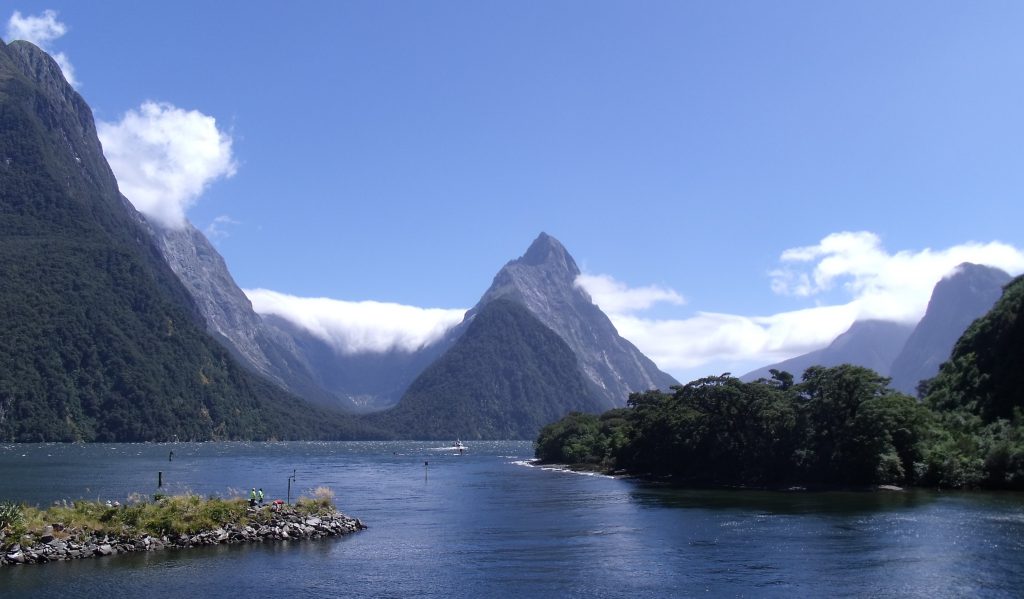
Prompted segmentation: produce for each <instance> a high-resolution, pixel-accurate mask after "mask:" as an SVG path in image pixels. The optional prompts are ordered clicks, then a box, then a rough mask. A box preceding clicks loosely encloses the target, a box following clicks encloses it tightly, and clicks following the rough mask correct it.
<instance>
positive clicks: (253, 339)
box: [146, 221, 353, 409]
mask: <svg viewBox="0 0 1024 599" xmlns="http://www.w3.org/2000/svg"><path fill="white" fill-rule="evenodd" d="M146 226H147V227H148V229H149V232H150V234H151V235H152V237H153V241H154V243H155V244H156V246H157V248H158V249H159V250H160V253H161V254H162V255H163V257H164V260H166V262H167V264H168V265H169V266H170V267H171V270H172V271H174V274H175V275H176V276H177V277H178V280H179V281H181V283H182V284H183V285H184V286H185V288H186V289H187V290H188V292H189V294H190V295H191V296H192V299H193V301H194V302H195V304H196V306H197V308H198V309H199V312H200V314H202V317H203V319H204V320H205V321H206V328H207V331H208V332H209V333H210V334H212V335H213V336H214V337H215V338H217V339H218V340H220V341H221V343H222V344H223V345H224V346H225V347H227V348H228V349H229V350H231V351H232V353H234V354H235V356H236V357H237V358H239V359H240V361H241V363H242V364H244V365H246V366H247V367H248V368H249V369H251V370H253V371H255V372H256V373H258V374H260V375H262V376H264V377H266V378H268V379H270V380H271V381H273V382H275V383H277V384H278V385H279V386H281V387H283V388H284V389H287V390H288V391H291V392H292V393H294V394H296V395H298V396H299V397H302V398H304V399H306V400H307V401H312V402H314V403H317V404H320V405H325V406H330V407H340V408H343V409H351V408H352V407H353V406H352V405H350V402H348V401H346V400H345V398H344V397H339V396H336V395H334V394H331V393H329V392H328V391H327V390H326V389H324V388H323V387H322V386H321V385H320V384H319V383H318V381H317V377H316V375H315V374H314V372H313V369H312V367H311V365H310V363H309V361H308V359H307V357H306V356H305V354H304V352H303V351H302V350H301V348H299V347H298V345H297V344H296V341H295V339H294V337H293V336H292V335H291V334H290V333H289V332H286V331H284V330H282V329H280V328H278V327H276V326H273V324H272V323H267V322H266V321H264V319H263V318H262V317H261V316H260V315H259V314H257V313H256V312H254V311H253V309H252V302H250V301H249V298H248V297H246V295H245V293H244V292H242V290H241V289H240V288H239V287H238V285H237V284H236V283H235V280H234V278H233V277H232V276H231V273H230V272H229V271H228V268H227V264H225V263H224V258H223V257H222V256H221V255H220V253H219V252H217V250H216V248H214V247H213V245H212V244H211V243H210V241H209V240H208V239H207V238H206V236H205V235H203V234H202V232H200V231H199V230H198V229H196V228H195V227H194V226H192V224H191V223H185V226H184V227H182V228H180V229H171V228H167V227H162V226H159V225H156V224H152V223H148V221H147V223H146Z"/></svg>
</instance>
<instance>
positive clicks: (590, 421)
mask: <svg viewBox="0 0 1024 599" xmlns="http://www.w3.org/2000/svg"><path fill="white" fill-rule="evenodd" d="M1022 315H1024V277H1018V278H1017V279H1015V280H1014V281H1013V282H1011V283H1010V284H1009V285H1007V287H1006V288H1005V290H1004V293H1003V297H1002V298H1001V299H1000V300H999V302H997V304H996V305H995V307H993V309H992V310H991V311H990V312H989V313H988V314H987V315H986V316H984V317H982V318H980V319H978V320H977V321H975V322H974V323H973V324H972V325H971V326H970V327H969V328H968V329H967V331H966V332H965V333H964V335H963V336H962V337H961V338H960V340H959V341H958V342H957V344H956V346H955V348H954V350H953V354H952V356H951V357H950V360H949V361H948V362H946V363H945V364H943V366H942V368H941V370H940V372H939V374H938V376H936V377H935V378H933V379H931V380H928V381H924V382H922V384H921V386H920V394H921V398H920V399H918V398H914V397H911V396H908V395H905V394H903V393H900V392H897V391H894V390H892V389H890V388H889V386H888V384H889V379H888V378H886V377H883V376H881V375H879V374H877V373H876V372H874V371H872V370H869V369H867V368H862V367H859V366H852V365H848V364H847V365H841V366H836V367H831V368H825V367H820V366H814V367H811V368H809V369H807V370H806V371H805V372H804V373H803V374H802V377H801V379H800V380H799V381H797V380H796V379H795V377H794V376H793V375H792V374H791V373H788V372H784V371H778V370H773V371H772V376H771V377H770V378H768V379H760V380H757V381H754V382H750V383H744V382H742V381H740V380H739V379H737V378H735V377H732V376H730V375H728V374H725V375H722V376H712V377H706V378H703V379H699V380H696V381H693V382H691V383H689V384H686V385H682V386H677V387H673V388H672V391H671V392H670V393H665V392H661V391H648V392H644V393H634V394H632V395H631V396H630V398H629V402H628V407H626V408H620V409H616V410H610V411H608V412H605V413H604V414H601V415H599V416H597V415H590V414H582V413H573V414H569V415H568V416H566V417H565V418H563V419H561V420H559V421H558V422H555V423H553V424H549V425H548V426H546V427H545V428H544V429H543V430H542V431H541V433H540V435H539V437H538V439H537V443H536V445H537V447H536V455H537V458H539V459H540V460H541V461H543V462H557V463H566V464H573V465H588V466H591V467H597V468H601V469H603V470H606V471H619V472H624V473H628V474H633V475H639V476H646V477H652V478H670V479H672V480H675V481H678V482H684V483H692V484H714V485H752V486H776V485H788V484H801V485H804V484H822V485H839V486H862V485H880V484H894V485H919V486H932V487H944V488H975V487H984V488H996V489H1018V490H1020V489H1024V386H1022V385H1024V380H1022V379H1024V369H1022V365H1024V318H1022Z"/></svg>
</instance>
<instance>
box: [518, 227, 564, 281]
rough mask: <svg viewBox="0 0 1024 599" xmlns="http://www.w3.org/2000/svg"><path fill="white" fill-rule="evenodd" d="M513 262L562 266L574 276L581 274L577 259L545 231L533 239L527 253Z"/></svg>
mask: <svg viewBox="0 0 1024 599" xmlns="http://www.w3.org/2000/svg"><path fill="white" fill-rule="evenodd" d="M512 263H513V264H521V265H524V266H544V265H552V266H561V267H563V268H564V269H565V270H567V271H569V272H570V273H571V274H572V276H573V277H575V276H576V275H578V274H580V269H579V267H578V266H576V261H575V260H573V259H572V256H570V255H569V252H568V251H567V250H566V249H565V246H563V245H562V243H561V242H560V241H558V240H557V239H555V238H554V237H552V236H550V235H548V234H547V233H543V232H542V233H541V234H540V235H538V236H537V239H534V240H533V243H531V244H530V247H529V248H527V250H526V253H525V254H523V255H522V257H520V258H519V259H517V260H513V261H512Z"/></svg>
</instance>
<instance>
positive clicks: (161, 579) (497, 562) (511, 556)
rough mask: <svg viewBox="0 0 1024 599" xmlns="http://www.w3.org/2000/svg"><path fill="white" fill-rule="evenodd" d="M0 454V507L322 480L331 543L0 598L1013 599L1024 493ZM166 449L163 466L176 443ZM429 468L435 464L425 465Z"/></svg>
mask: <svg viewBox="0 0 1024 599" xmlns="http://www.w3.org/2000/svg"><path fill="white" fill-rule="evenodd" d="M442 445H444V444H439V443H436V442H435V443H431V442H360V443H201V444H200V443H194V444H193V443H181V444H116V445H54V444H44V445H7V446H0V499H16V500H26V501H29V502H31V503H37V504H48V503H50V502H52V501H54V500H57V499H64V498H68V499H74V498H88V499H103V500H106V499H111V500H115V499H117V500H120V501H125V500H126V498H127V497H128V496H129V495H131V494H132V493H136V492H141V493H152V492H153V491H154V490H155V488H156V483H157V477H158V472H162V473H163V480H164V484H165V490H167V491H169V492H183V491H192V492H196V493H200V494H203V495H208V494H218V495H229V494H233V493H238V494H242V493H245V492H246V490H247V489H249V488H251V487H253V486H256V487H263V489H264V490H265V491H266V492H267V495H268V498H277V497H280V498H285V497H286V495H287V492H288V487H287V484H288V476H289V475H290V474H292V472H293V470H294V472H295V476H296V480H295V483H294V485H293V495H295V494H299V493H303V494H309V492H310V489H313V488H315V487H319V486H326V487H330V488H332V489H333V490H334V491H335V493H336V500H337V503H338V505H339V507H340V508H341V509H342V510H343V511H345V512H346V513H348V514H350V515H352V516H355V517H358V518H360V519H362V520H363V522H365V523H366V524H367V525H368V526H369V529H367V530H365V531H363V532H360V533H358V534H355V535H351V536H349V537H345V538H342V539H329V540H318V541H299V542H286V543H277V544H269V543H268V544H256V545H248V546H231V547H227V546H225V547H213V548H203V549H192V550H185V551H164V552H157V553H150V554H144V555H134V554H133V555H127V556H117V557H113V558H104V559H89V560H80V561H73V562H61V563H52V564H47V565H42V566H19V567H2V568H0V596H2V597H18V598H29V597H53V596H58V595H60V596H68V597H75V598H76V599H82V598H89V597H100V598H105V599H107V598H114V597H196V598H199V597H217V598H225V597H240V596H245V597H334V596H348V597H444V598H454V597H502V596H514V597H629V598H631V599H633V598H643V597H685V596H705V597H706V596H745V597H768V596H829V597H837V596H857V597H867V596H917V597H959V596H991V597H1011V596H1021V595H1022V594H1024V495H1021V494H1009V493H1006V494H990V493H936V492H926V491H914V492H905V493H779V492H757V491H720V490H714V491H695V490H674V489H668V488H663V487H657V486H652V485H645V484H641V483H638V482H635V481H630V480H619V479H613V478H608V477H603V476H586V475H580V474H573V473H568V472H564V471H555V470H549V469H542V468H537V467H532V466H530V465H529V464H528V462H527V460H529V459H530V458H531V457H532V455H531V454H532V447H531V444H530V443H523V442H475V443H471V444H470V446H469V450H468V451H467V452H466V453H465V455H459V454H458V452H456V451H453V450H451V449H447V448H444V447H442ZM171 451H173V452H174V458H173V460H169V456H170V452H171ZM425 463H429V465H425Z"/></svg>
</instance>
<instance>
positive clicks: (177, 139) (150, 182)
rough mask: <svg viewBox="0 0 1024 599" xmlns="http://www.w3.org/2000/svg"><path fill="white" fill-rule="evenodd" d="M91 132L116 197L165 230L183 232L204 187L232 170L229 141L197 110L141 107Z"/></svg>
mask: <svg viewBox="0 0 1024 599" xmlns="http://www.w3.org/2000/svg"><path fill="white" fill-rule="evenodd" d="M96 128H97V132H98V133H99V137H100V142H101V143H102V144H103V153H104V155H106V157H107V162H109V163H110V168H111V169H112V170H113V171H114V176H116V177H117V183H118V186H119V187H120V188H121V193H123V194H124V195H125V196H126V197H127V198H128V199H129V200H130V201H131V203H132V204H133V205H134V206H135V208H136V209H138V210H139V212H142V213H143V214H145V215H146V216H147V217H148V218H149V219H150V220H152V221H155V222H156V223H158V224H160V225H163V226H165V227H169V228H181V227H183V226H184V225H185V211H186V210H188V208H189V207H190V206H192V205H193V204H194V203H195V202H196V200H198V199H199V196H200V195H202V193H203V191H204V190H205V189H206V188H207V186H209V184H210V183H212V182H213V181H216V180H217V179H220V178H222V177H223V178H227V177H231V176H233V175H234V174H235V171H236V170H237V165H236V163H235V160H234V156H233V155H232V148H231V144H232V139H231V136H230V135H228V134H227V133H225V132H224V131H221V130H220V129H218V128H217V121H216V119H214V118H213V117H212V116H208V115H205V114H203V113H201V112H199V111H197V110H183V109H181V108H178V107H176V106H173V105H171V104H167V103H164V102H144V103H143V104H142V106H140V107H139V109H138V110H129V111H128V112H127V113H125V115H124V117H123V118H122V119H121V120H120V121H119V122H116V123H105V122H98V123H97V127H96Z"/></svg>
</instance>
